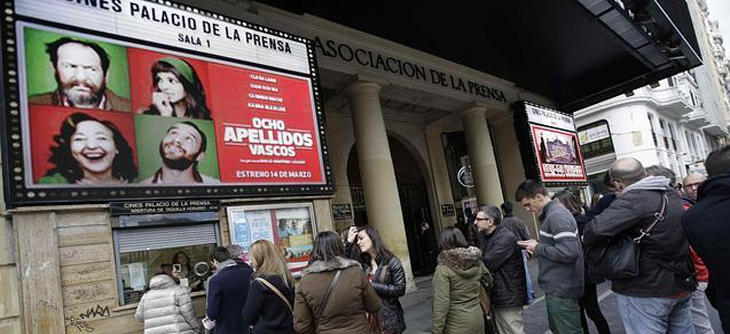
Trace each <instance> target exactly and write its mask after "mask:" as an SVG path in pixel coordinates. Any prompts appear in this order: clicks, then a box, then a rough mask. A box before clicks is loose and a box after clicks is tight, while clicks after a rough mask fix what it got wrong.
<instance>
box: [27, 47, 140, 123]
mask: <svg viewBox="0 0 730 334" xmlns="http://www.w3.org/2000/svg"><path fill="white" fill-rule="evenodd" d="M46 53H48V56H49V57H50V61H51V65H52V66H53V68H54V70H55V78H56V83H57V85H58V88H57V89H56V90H55V91H52V92H48V93H43V94H37V95H33V96H30V97H29V98H28V102H29V103H32V104H50V105H58V106H65V107H74V108H82V109H102V110H117V111H129V110H130V109H131V108H130V102H129V99H126V98H123V97H120V96H117V95H116V94H114V92H112V91H111V90H110V89H108V88H107V86H106V83H107V81H108V79H109V66H110V59H109V54H108V53H107V52H106V51H105V50H104V49H103V48H102V47H101V46H99V45H98V44H95V43H91V42H86V41H81V40H74V39H71V38H68V37H62V38H59V39H57V40H55V41H54V42H51V43H48V44H47V45H46Z"/></svg>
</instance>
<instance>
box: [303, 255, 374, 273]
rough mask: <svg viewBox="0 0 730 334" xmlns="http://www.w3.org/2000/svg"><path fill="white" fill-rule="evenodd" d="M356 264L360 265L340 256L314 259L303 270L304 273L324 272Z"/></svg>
mask: <svg viewBox="0 0 730 334" xmlns="http://www.w3.org/2000/svg"><path fill="white" fill-rule="evenodd" d="M355 266H356V267H360V263H358V262H357V261H355V260H350V259H346V258H343V257H340V256H338V257H336V258H335V259H334V260H331V261H314V262H312V264H310V265H309V266H308V267H307V268H306V269H304V270H302V274H303V275H306V274H311V273H322V272H328V271H334V270H340V269H346V268H349V267H355Z"/></svg>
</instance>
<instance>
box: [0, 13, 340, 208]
mask: <svg viewBox="0 0 730 334" xmlns="http://www.w3.org/2000/svg"><path fill="white" fill-rule="evenodd" d="M2 15H3V16H4V20H3V22H4V26H3V29H2V33H3V40H2V43H3V49H4V50H5V51H4V54H3V66H4V71H3V72H4V77H3V84H4V90H3V93H4V99H3V101H4V109H5V110H4V113H3V115H4V119H3V122H2V124H3V130H4V131H5V132H4V133H6V134H7V136H5V138H3V139H4V147H3V154H4V156H3V158H4V159H5V160H4V166H6V167H5V168H4V169H3V171H4V173H5V186H6V192H5V193H6V200H7V202H8V204H9V205H10V206H19V205H28V204H36V203H40V204H50V203H68V202H86V203H88V202H108V201H110V200H119V199H135V198H139V199H144V198H148V199H149V198H161V199H162V198H171V197H172V198H175V197H178V198H186V197H194V198H224V197H250V196H271V195H296V194H312V193H331V192H332V191H333V187H332V182H331V177H330V167H329V165H328V160H327V149H326V146H325V143H324V140H323V139H324V138H325V132H324V128H325V126H324V115H323V111H322V108H321V102H320V96H319V84H318V74H317V66H316V61H315V59H314V52H313V47H312V43H311V42H310V41H309V40H307V39H304V38H302V37H298V36H295V35H291V34H288V33H284V32H280V31H277V30H274V29H271V28H267V27H262V26H258V25H254V24H251V23H248V22H244V21H240V20H237V19H232V18H228V17H225V16H222V15H219V14H216V13H210V12H206V11H203V10H201V9H198V8H193V7H189V6H185V5H181V4H177V3H175V2H170V1H155V2H153V1H144V0H97V1H67V0H44V1H37V0H16V1H6V2H3V14H2Z"/></svg>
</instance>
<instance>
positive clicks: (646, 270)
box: [583, 158, 696, 334]
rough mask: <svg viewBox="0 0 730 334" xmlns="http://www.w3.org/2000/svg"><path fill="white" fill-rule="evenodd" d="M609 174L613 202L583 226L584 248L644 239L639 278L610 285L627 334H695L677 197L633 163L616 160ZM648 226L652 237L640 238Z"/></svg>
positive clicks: (691, 279)
mask: <svg viewBox="0 0 730 334" xmlns="http://www.w3.org/2000/svg"><path fill="white" fill-rule="evenodd" d="M609 174H610V178H611V182H612V183H613V184H614V187H615V188H616V194H617V197H616V199H615V200H614V201H613V202H612V203H611V205H610V206H608V207H607V208H606V209H604V210H603V211H602V212H601V213H600V214H598V215H596V216H595V217H593V218H592V219H591V220H590V221H589V222H588V223H587V224H586V227H585V230H584V231H583V243H584V244H585V246H586V248H587V249H590V248H591V247H600V246H603V245H605V244H606V243H607V242H610V241H611V240H615V238H632V239H633V238H637V237H638V236H640V235H644V236H643V237H642V239H641V242H640V244H639V247H640V248H639V249H640V252H641V253H640V254H641V255H640V256H639V260H638V273H637V274H636V275H635V276H633V277H627V278H623V279H614V280H612V281H611V290H613V291H614V292H615V293H616V294H617V295H618V299H617V301H618V312H619V315H620V316H621V321H622V322H623V325H624V328H625V329H626V332H627V333H628V334H634V333H637V334H653V333H656V334H659V333H682V334H692V333H694V332H695V330H694V326H693V325H692V314H691V310H690V308H691V300H690V295H691V292H692V291H694V289H695V287H696V284H695V280H694V277H693V274H692V265H691V263H690V261H689V260H690V258H689V244H688V243H687V239H686V237H685V235H684V233H683V231H682V226H681V222H680V220H681V218H682V213H683V211H684V210H683V209H682V204H681V200H680V197H679V193H678V192H677V191H676V190H675V189H674V188H672V187H670V181H669V179H668V178H666V177H664V176H647V174H646V172H645V170H644V167H643V166H642V165H641V163H640V162H639V161H638V160H636V159H634V158H623V159H619V160H616V161H615V162H614V163H613V164H611V167H610V169H609ZM655 222H656V224H655ZM650 225H653V228H652V229H651V230H650V233H649V234H645V233H643V231H645V230H644V229H645V228H648V227H649V226H650Z"/></svg>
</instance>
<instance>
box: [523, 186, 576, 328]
mask: <svg viewBox="0 0 730 334" xmlns="http://www.w3.org/2000/svg"><path fill="white" fill-rule="evenodd" d="M515 200H517V201H518V202H520V203H522V205H523V206H524V207H525V209H527V211H529V212H532V213H535V214H538V213H539V214H540V217H539V218H540V222H541V223H542V224H541V226H540V241H539V242H538V241H535V240H532V239H530V240H527V241H517V244H519V245H520V246H522V247H524V248H526V249H527V250H529V251H531V252H533V253H534V254H535V255H536V256H537V258H538V263H539V267H540V272H539V276H538V283H539V284H540V287H542V289H543V291H545V305H546V308H547V314H548V324H549V327H550V330H551V331H552V332H553V333H554V334H581V333H583V327H581V323H580V307H579V305H578V300H579V299H580V298H581V297H582V296H583V250H582V248H581V244H580V241H579V240H578V225H577V224H576V223H575V219H574V218H573V215H572V214H570V211H568V209H566V208H565V207H564V206H563V205H562V204H560V202H559V201H557V200H555V201H553V200H550V197H549V196H548V192H547V189H545V187H544V186H543V185H542V184H540V183H538V182H535V181H533V180H526V181H524V182H522V183H521V184H520V185H519V187H517V191H516V194H515Z"/></svg>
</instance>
